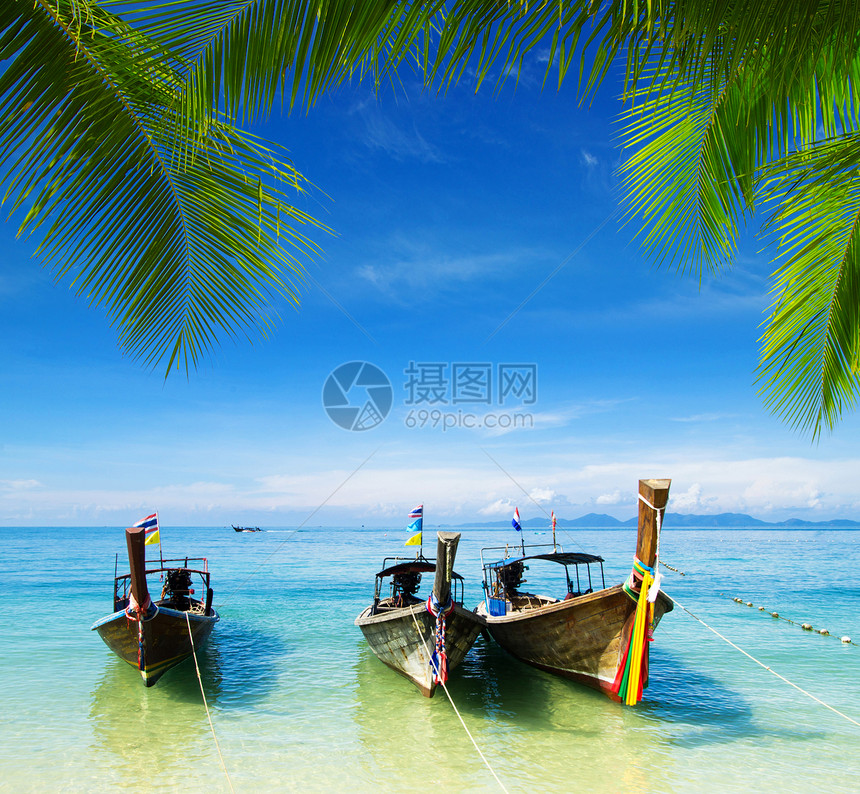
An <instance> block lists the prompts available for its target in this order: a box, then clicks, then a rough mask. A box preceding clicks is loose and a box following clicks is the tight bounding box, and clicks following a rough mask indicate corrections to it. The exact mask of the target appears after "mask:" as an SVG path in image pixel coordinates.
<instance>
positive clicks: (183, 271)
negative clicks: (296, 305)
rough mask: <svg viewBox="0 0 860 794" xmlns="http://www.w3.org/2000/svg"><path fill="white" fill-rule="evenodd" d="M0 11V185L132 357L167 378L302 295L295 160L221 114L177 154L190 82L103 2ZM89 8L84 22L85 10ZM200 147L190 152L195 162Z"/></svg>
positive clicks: (302, 243) (306, 220)
mask: <svg viewBox="0 0 860 794" xmlns="http://www.w3.org/2000/svg"><path fill="white" fill-rule="evenodd" d="M90 10H91V12H92V13H91V14H89V16H87V15H81V14H80V13H77V12H76V11H75V8H74V4H73V3H70V2H65V0H60V2H59V3H58V2H56V0H51V2H50V3H48V2H43V0H39V2H37V3H36V5H35V6H34V5H33V3H32V0H15V2H13V3H12V4H5V5H3V7H2V8H0V60H4V61H5V62H6V67H5V69H4V71H3V72H2V74H0V184H2V185H3V187H4V189H5V195H4V199H5V201H6V203H7V204H8V205H9V206H10V207H11V210H12V211H15V210H16V209H18V208H22V207H27V211H26V214H25V216H24V218H23V221H22V222H21V225H20V228H21V231H22V232H28V233H31V234H38V235H39V236H40V238H41V242H40V247H39V251H40V253H41V254H42V256H43V257H44V258H45V260H46V262H47V263H48V264H49V265H50V266H52V267H53V269H54V270H55V272H56V273H57V275H58V277H59V278H67V279H69V280H71V282H72V284H73V285H74V286H75V288H76V289H77V291H78V293H79V294H81V295H84V296H86V297H87V298H88V299H89V300H90V301H91V302H92V303H93V304H97V305H103V306H104V307H105V309H106V311H107V312H108V315H109V316H110V317H111V319H112V321H113V322H114V323H115V324H116V325H117V327H118V329H119V333H120V340H121V345H122V348H123V349H124V350H125V351H126V352H127V353H129V354H130V355H132V356H135V357H142V358H143V359H144V361H146V362H147V363H148V364H149V365H152V366H163V367H164V368H165V369H166V371H170V370H171V369H172V368H174V367H181V366H184V367H185V368H186V369H187V368H189V367H191V366H195V365H196V364H197V363H198V361H199V359H200V356H201V355H202V354H203V353H204V352H206V351H210V350H211V349H212V348H213V347H214V346H215V345H216V344H217V340H218V339H219V338H221V337H222V336H223V335H224V334H226V335H228V336H250V335H251V334H252V333H254V332H255V331H256V330H261V331H263V332H265V328H266V323H267V320H266V319H265V317H266V312H267V311H268V309H269V308H270V306H271V305H272V303H273V301H274V300H276V299H277V298H279V297H280V298H284V297H285V298H286V299H287V300H289V301H292V302H295V301H297V288H298V283H299V282H300V280H301V272H302V271H301V261H302V260H303V259H305V258H307V257H308V256H311V255H312V254H313V252H314V251H315V250H316V246H315V245H314V244H313V243H312V242H310V241H309V240H308V239H307V238H305V237H304V236H303V235H302V234H300V233H299V232H298V231H297V227H300V226H308V225H317V226H319V224H318V223H316V222H315V221H313V219H311V218H310V217H309V216H308V215H306V214H305V213H303V212H301V211H300V210H298V209H296V208H295V207H294V206H293V203H292V200H293V199H294V198H295V196H296V194H298V193H301V192H302V191H304V190H305V189H306V182H305V181H304V179H303V177H301V175H300V174H299V173H298V172H297V171H296V170H295V169H294V168H293V166H292V165H291V164H290V162H289V160H288V159H287V156H286V152H285V151H284V150H282V149H280V148H278V147H273V146H267V145H266V144H265V143H264V142H262V141H260V140H258V139H256V138H254V137H253V136H250V135H248V134H246V133H242V132H240V131H238V130H237V129H235V128H234V126H233V125H232V124H231V123H230V121H229V119H224V118H221V119H218V118H216V119H214V120H212V121H210V122H209V123H208V124H207V126H206V129H205V134H200V133H199V132H197V131H195V134H194V137H193V141H191V142H185V144H184V145H183V146H181V147H176V146H175V145H174V138H173V136H174V135H175V130H176V129H177V128H180V127H182V123H181V122H180V121H179V120H178V119H177V114H178V113H179V111H178V110H177V108H176V105H175V104H173V103H174V101H175V97H176V95H177V92H178V87H179V86H181V84H182V80H183V75H182V74H181V73H178V72H177V69H176V68H175V67H174V65H172V64H171V62H170V61H169V60H167V59H165V58H164V53H163V47H162V45H160V44H159V43H158V42H152V41H151V40H148V39H146V37H142V36H141V34H140V32H139V31H135V30H133V29H131V28H129V27H128V26H127V24H126V23H124V22H123V21H122V20H118V19H116V18H115V17H112V16H111V15H109V14H107V13H105V12H103V11H102V10H101V9H99V8H98V7H95V6H93V7H92V8H91V9H90ZM76 13H77V15H76ZM188 152H190V153H191V156H186V153H188Z"/></svg>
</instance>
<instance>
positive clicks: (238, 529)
mask: <svg viewBox="0 0 860 794" xmlns="http://www.w3.org/2000/svg"><path fill="white" fill-rule="evenodd" d="M230 526H231V527H233V529H234V530H235V531H236V532H263V530H262V529H260V528H259V527H237V526H236V525H235V524H230Z"/></svg>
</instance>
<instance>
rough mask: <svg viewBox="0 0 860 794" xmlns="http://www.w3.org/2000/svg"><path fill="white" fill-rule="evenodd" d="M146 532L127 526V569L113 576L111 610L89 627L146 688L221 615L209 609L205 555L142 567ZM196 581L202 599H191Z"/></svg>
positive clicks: (203, 636) (185, 653)
mask: <svg viewBox="0 0 860 794" xmlns="http://www.w3.org/2000/svg"><path fill="white" fill-rule="evenodd" d="M155 532H158V529H157V524H156V529H155ZM146 534H147V531H146V528H145V527H143V526H135V527H131V528H129V529H126V531H125V535H126V545H127V548H128V560H129V573H127V574H123V575H122V576H119V575H115V576H114V595H113V609H114V611H113V612H112V613H111V614H110V615H107V616H105V617H103V618H102V619H101V620H98V621H96V623H94V624H93V626H92V630H93V631H97V632H98V634H99V636H100V637H101V638H102V639H103V640H104V642H105V644H106V645H107V646H108V648H110V649H111V650H112V651H113V652H114V653H115V654H116V655H117V656H119V658H120V659H122V660H123V661H124V662H127V663H128V664H130V665H131V666H132V667H134V668H135V669H136V670H138V671H139V672H140V675H141V677H142V678H143V683H144V684H145V685H146V686H148V687H149V686H152V685H153V684H154V683H155V682H156V681H158V679H159V678H161V676H162V675H164V673H166V672H167V671H168V670H170V669H171V668H172V667H175V666H176V665H178V664H179V663H180V662H182V661H184V660H185V659H187V658H188V657H189V656H191V654H192V653H193V651H194V650H195V649H199V648H200V647H201V646H203V644H204V643H205V642H206V640H207V639H208V638H209V635H210V634H211V633H212V629H213V627H214V626H215V624H216V623H217V622H218V620H219V619H220V618H219V616H218V613H217V612H216V611H215V610H214V609H213V607H212V596H213V593H212V588H211V587H210V582H209V564H208V561H207V560H206V558H204V557H200V558H189V557H185V558H182V559H173V560H164V559H161V557H160V555H159V559H158V560H157V561H156V560H153V561H152V562H151V563H150V564H149V565H150V566H151V567H147V566H148V563H147V561H146V537H145V535H146ZM159 551H160V546H159ZM117 561H118V558H117ZM114 573H115V574H116V571H114ZM147 577H152V578H153V583H154V584H155V586H156V590H155V591H153V592H157V590H158V589H160V591H161V595H160V596H159V597H158V598H157V599H155V600H153V599H152V597H151V596H150V594H149V586H148V584H147ZM155 577H158V580H156V579H155ZM195 580H196V582H197V583H199V586H200V587H201V595H202V596H203V597H202V598H201V599H198V598H194V597H193V596H194V595H196V591H195V589H194V587H192V585H194V584H195ZM161 582H163V584H162V583H161Z"/></svg>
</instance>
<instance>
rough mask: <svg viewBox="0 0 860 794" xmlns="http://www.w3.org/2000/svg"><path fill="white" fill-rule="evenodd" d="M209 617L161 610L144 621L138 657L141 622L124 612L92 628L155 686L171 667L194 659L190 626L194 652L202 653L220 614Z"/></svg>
mask: <svg viewBox="0 0 860 794" xmlns="http://www.w3.org/2000/svg"><path fill="white" fill-rule="evenodd" d="M210 613H211V614H209V615H202V614H199V613H195V612H188V613H187V614H188V620H187V621H186V618H185V615H186V613H185V612H180V611H178V610H175V609H169V608H167V607H159V609H158V613H157V614H156V615H155V617H153V618H152V619H151V620H145V621H144V622H143V652H142V654H139V653H138V652H139V636H138V622H137V620H135V619H133V618H128V617H127V616H126V614H125V612H124V611H120V612H114V613H113V614H112V615H108V616H107V617H104V618H102V619H101V620H99V621H98V622H96V623H95V624H94V625H93V627H92V629H93V631H97V632H98V634H99V636H100V637H101V638H102V639H103V640H104V642H105V644H106V645H107V646H108V648H110V649H111V650H112V651H113V652H114V653H115V654H116V655H117V656H119V658H120V659H122V660H123V661H125V662H128V663H129V664H130V665H131V666H132V667H134V668H135V669H136V670H139V671H140V675H141V677H142V678H143V683H144V684H146V686H152V685H153V684H154V683H155V682H156V681H158V679H159V678H161V676H162V675H164V673H166V672H167V671H168V670H169V669H170V668H171V667H175V666H176V665H178V664H179V663H180V662H182V661H184V660H185V659H187V658H188V657H189V656H191V653H192V646H191V639H190V638H189V636H188V624H189V623H190V624H191V635H192V637H193V638H194V649H197V650H199V649H200V648H201V647H202V646H203V645H204V644H205V643H206V641H207V640H208V639H209V635H210V634H211V633H212V628H213V627H214V626H215V624H216V623H217V622H218V620H219V617H218V613H217V612H215V610H214V609H210Z"/></svg>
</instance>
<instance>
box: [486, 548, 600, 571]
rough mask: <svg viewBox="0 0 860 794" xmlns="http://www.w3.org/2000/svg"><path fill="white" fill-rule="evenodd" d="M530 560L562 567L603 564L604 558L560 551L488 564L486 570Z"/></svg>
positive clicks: (511, 558) (577, 552)
mask: <svg viewBox="0 0 860 794" xmlns="http://www.w3.org/2000/svg"><path fill="white" fill-rule="evenodd" d="M528 560H549V561H550V562H557V563H559V564H561V565H580V564H582V563H586V564H587V563H592V562H603V557H598V556H597V555H596V554H586V553H585V552H579V551H558V552H550V553H549V554H530V555H528V556H526V557H508V558H507V559H506V560H498V561H497V562H488V563H487V564H486V565H484V567H485V568H507V566H509V565H512V564H513V563H515V562H526V561H528Z"/></svg>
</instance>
